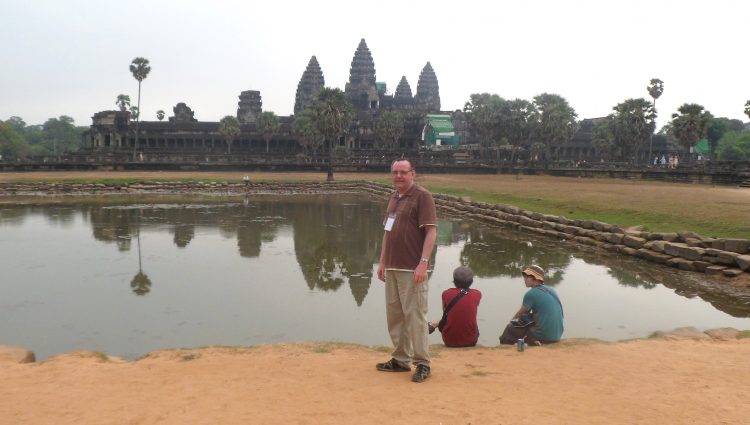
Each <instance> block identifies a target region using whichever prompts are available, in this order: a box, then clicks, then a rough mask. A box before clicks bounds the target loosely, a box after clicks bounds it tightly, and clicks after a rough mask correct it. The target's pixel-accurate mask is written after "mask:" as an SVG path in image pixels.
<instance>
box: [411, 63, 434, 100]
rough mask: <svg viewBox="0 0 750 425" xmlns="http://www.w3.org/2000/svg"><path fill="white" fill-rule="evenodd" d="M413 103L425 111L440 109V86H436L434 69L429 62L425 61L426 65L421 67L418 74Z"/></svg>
mask: <svg viewBox="0 0 750 425" xmlns="http://www.w3.org/2000/svg"><path fill="white" fill-rule="evenodd" d="M414 103H415V104H416V106H417V108H419V109H423V110H425V111H439V110H440V87H439V86H438V80H437V76H436V75H435V71H434V70H433V69H432V65H430V63H429V62H427V65H425V66H424V68H422V72H421V73H420V74H419V82H418V83H417V95H416V96H414Z"/></svg>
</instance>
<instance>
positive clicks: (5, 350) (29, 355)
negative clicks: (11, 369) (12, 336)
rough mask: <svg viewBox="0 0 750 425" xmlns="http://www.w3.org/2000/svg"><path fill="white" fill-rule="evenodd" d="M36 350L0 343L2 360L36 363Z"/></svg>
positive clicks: (0, 357)
mask: <svg viewBox="0 0 750 425" xmlns="http://www.w3.org/2000/svg"><path fill="white" fill-rule="evenodd" d="M35 361H36V356H35V355H34V352H33V351H31V350H28V349H26V348H23V347H18V346H15V345H0V362H9V363H34V362H35Z"/></svg>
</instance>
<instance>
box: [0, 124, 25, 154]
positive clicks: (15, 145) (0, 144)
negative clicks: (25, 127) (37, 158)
mask: <svg viewBox="0 0 750 425" xmlns="http://www.w3.org/2000/svg"><path fill="white" fill-rule="evenodd" d="M29 151H30V147H29V145H28V143H27V142H26V139H24V138H23V136H22V135H21V134H19V132H18V130H17V128H16V126H15V125H14V124H13V123H12V122H10V120H8V121H6V122H2V121H0V155H2V160H3V161H7V160H14V159H18V158H24V157H25V156H26V155H28V153H29Z"/></svg>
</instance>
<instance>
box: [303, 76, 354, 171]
mask: <svg viewBox="0 0 750 425" xmlns="http://www.w3.org/2000/svg"><path fill="white" fill-rule="evenodd" d="M311 107H313V108H315V114H314V115H313V116H314V117H315V126H316V127H317V129H318V131H319V132H320V133H321V134H323V135H324V136H325V140H326V141H328V179H327V180H328V181H329V182H330V181H333V148H334V143H336V142H338V140H339V138H340V137H341V136H342V135H344V133H345V132H346V131H347V130H348V129H349V127H350V126H351V124H352V119H353V118H354V107H353V106H352V104H351V102H349V99H347V98H346V95H345V94H344V92H342V91H341V90H340V89H333V88H329V87H325V88H323V89H322V90H320V92H319V93H318V99H317V100H316V101H315V103H314V104H313V105H312V106H311Z"/></svg>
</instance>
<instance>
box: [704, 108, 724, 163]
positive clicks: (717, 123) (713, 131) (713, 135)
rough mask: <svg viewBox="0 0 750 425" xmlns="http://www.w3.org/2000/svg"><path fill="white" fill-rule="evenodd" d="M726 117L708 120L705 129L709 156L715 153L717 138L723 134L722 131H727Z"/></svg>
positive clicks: (719, 138)
mask: <svg viewBox="0 0 750 425" xmlns="http://www.w3.org/2000/svg"><path fill="white" fill-rule="evenodd" d="M727 121H729V120H728V119H726V118H724V119H721V118H713V117H712V118H711V119H710V120H709V122H708V130H707V131H706V138H707V139H708V146H709V148H710V149H711V156H714V155H716V146H717V145H718V143H719V140H721V138H722V137H723V136H724V133H726V132H727V129H728V126H727Z"/></svg>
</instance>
